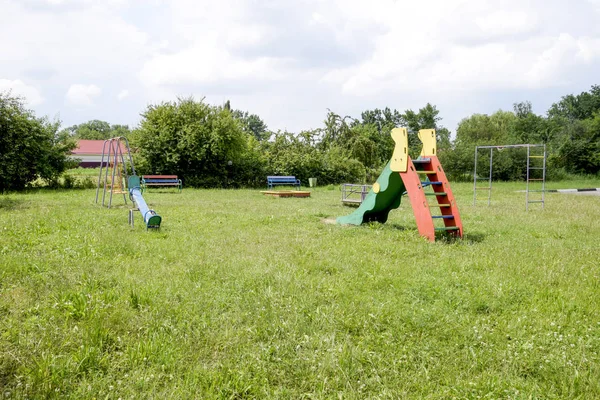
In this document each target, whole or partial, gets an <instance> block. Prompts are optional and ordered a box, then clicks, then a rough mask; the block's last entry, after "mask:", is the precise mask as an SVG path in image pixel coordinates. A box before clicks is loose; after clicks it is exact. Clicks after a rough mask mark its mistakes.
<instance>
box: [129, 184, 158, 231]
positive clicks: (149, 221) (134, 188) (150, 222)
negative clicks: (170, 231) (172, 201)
mask: <svg viewBox="0 0 600 400" xmlns="http://www.w3.org/2000/svg"><path fill="white" fill-rule="evenodd" d="M127 183H128V185H127V187H128V188H129V197H130V198H131V201H133V202H134V203H135V204H136V205H137V207H138V210H140V213H141V214H142V217H143V219H144V223H145V224H146V227H147V228H160V222H161V220H162V218H161V217H160V215H158V214H157V213H156V212H155V211H154V210H151V209H150V208H149V207H148V205H147V204H146V201H145V200H144V197H143V196H142V191H141V189H140V177H139V176H137V175H133V176H130V177H129V181H128V182H127Z"/></svg>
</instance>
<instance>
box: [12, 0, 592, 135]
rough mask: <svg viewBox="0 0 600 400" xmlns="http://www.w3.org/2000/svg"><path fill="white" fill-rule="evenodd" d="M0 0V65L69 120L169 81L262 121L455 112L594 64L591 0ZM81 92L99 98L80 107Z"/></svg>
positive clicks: (566, 89)
mask: <svg viewBox="0 0 600 400" xmlns="http://www.w3.org/2000/svg"><path fill="white" fill-rule="evenodd" d="M0 3H1V4H2V6H1V8H2V13H0V37H11V38H12V39H11V40H4V41H0V76H2V77H10V78H11V79H13V80H20V81H21V82H27V85H25V86H30V87H34V90H37V91H38V92H37V93H38V94H39V91H41V90H43V92H44V95H45V97H47V99H48V101H45V102H43V103H42V102H41V100H39V101H38V105H39V109H40V110H42V111H43V112H44V113H50V114H56V113H60V115H61V118H62V119H64V120H65V121H66V122H67V123H78V122H81V121H78V119H82V118H88V117H90V118H100V117H102V115H95V113H100V112H104V113H105V116H104V118H105V119H107V120H111V122H112V120H114V119H117V120H116V121H115V122H126V123H131V121H132V119H135V118H137V116H138V115H139V113H140V111H141V109H143V107H144V106H146V105H147V104H149V103H152V102H158V101H163V100H171V99H173V98H175V96H177V95H183V96H185V95H195V96H196V97H197V98H200V97H203V96H206V97H207V101H209V102H212V103H222V102H224V101H225V100H227V99H231V100H232V103H233V104H234V106H235V107H236V108H246V109H248V110H250V111H252V112H256V113H259V114H260V115H261V116H263V117H264V119H265V120H266V122H267V123H268V124H269V126H270V127H271V128H273V129H278V128H283V127H287V128H289V129H294V130H298V129H302V128H310V127H316V126H319V125H320V124H321V123H322V120H323V116H324V113H325V112H326V109H327V108H331V109H332V110H335V111H337V112H340V113H347V114H351V115H357V114H358V113H359V112H360V111H362V110H364V109H367V108H373V107H385V106H390V107H394V108H399V109H406V108H413V109H416V108H418V107H421V106H422V105H423V104H424V102H425V101H431V102H433V103H435V104H436V105H438V107H439V108H440V109H441V110H442V116H443V117H444V118H445V119H446V120H448V119H449V120H450V121H458V120H460V118H462V117H464V116H466V115H468V114H469V113H473V112H486V111H487V110H484V109H481V108H475V107H484V106H483V105H481V104H492V103H493V104H494V107H495V108H497V107H505V106H504V104H503V103H500V100H497V99H498V98H501V97H502V94H503V93H504V94H506V93H507V92H511V93H517V96H518V97H519V99H512V100H511V101H518V100H520V99H529V100H532V101H533V103H534V106H535V105H536V103H537V100H538V99H540V101H542V102H544V101H545V102H547V101H550V100H548V98H549V97H548V92H547V91H548V90H554V89H553V88H557V87H558V88H559V89H558V90H559V91H560V93H564V94H567V93H572V92H578V91H581V90H586V89H587V88H589V86H591V85H592V84H597V83H598V82H597V74H596V75H594V74H593V73H592V72H591V71H594V70H595V71H597V70H599V69H600V44H599V41H600V25H598V24H597V21H598V20H599V18H600V0H587V1H580V2H564V0H530V1H527V2H523V1H522V0H505V1H502V2H497V1H492V0H445V1H444V0H422V1H420V2H407V1H398V0H373V1H371V2H369V6H368V7H366V6H365V2H364V1H363V0H302V1H301V2H285V1H276V0H264V1H253V0H229V1H227V2H216V1H213V0H168V1H167V0H153V1H150V2H148V1H142V0H19V1H16V0H8V1H7V0H0ZM73 32H76V34H74V33H73ZM40 37H43V38H44V40H39V38H40ZM73 82H84V83H86V82H94V83H95V84H96V85H97V87H96V88H97V89H98V91H99V92H104V93H112V95H110V96H101V95H100V93H99V92H98V91H96V90H95V89H94V88H93V87H92V88H90V87H89V85H88V86H86V85H83V86H82V87H78V86H71V85H72V83H73ZM99 87H102V90H101V91H100V89H99ZM124 88H127V89H124ZM542 91H546V92H545V94H541V93H542ZM458 92H459V93H460V94H461V96H463V98H464V99H468V100H465V101H460V102H457V101H456V93H458ZM65 93H67V94H68V96H67V99H68V101H67V102H61V101H59V100H60V96H62V95H64V94H65ZM115 96H116V98H117V99H119V100H123V99H127V101H123V102H121V103H118V102H115V101H113V100H115ZM511 96H512V94H511ZM536 96H537V97H536ZM39 98H40V99H41V95H40V96H39ZM506 98H508V96H507V97H506ZM32 99H33V101H34V102H35V101H36V100H35V96H34V97H32ZM57 100H58V101H57ZM234 100H235V101H234ZM553 100H554V101H555V100H556V99H553ZM92 103H97V104H101V105H102V107H88V108H82V107H81V105H84V104H88V105H89V104H92ZM468 104H469V105H468ZM511 104H512V103H509V104H508V107H510V106H511ZM473 105H474V106H473ZM480 105H481V106H480ZM58 107H60V108H58ZM461 107H462V108H461ZM447 109H451V110H453V111H448V113H450V112H452V113H454V114H453V115H449V114H445V111H444V110H447ZM289 121H295V122H293V123H290V122H289Z"/></svg>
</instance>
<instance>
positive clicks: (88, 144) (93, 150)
mask: <svg viewBox="0 0 600 400" xmlns="http://www.w3.org/2000/svg"><path fill="white" fill-rule="evenodd" d="M103 146H104V140H78V141H77V148H76V149H74V150H73V151H72V152H71V153H72V154H100V155H101V154H102V147H103ZM108 147H109V146H108V143H107V144H106V148H105V149H104V151H105V152H106V153H108ZM121 151H122V152H123V153H127V148H126V147H125V143H123V142H121Z"/></svg>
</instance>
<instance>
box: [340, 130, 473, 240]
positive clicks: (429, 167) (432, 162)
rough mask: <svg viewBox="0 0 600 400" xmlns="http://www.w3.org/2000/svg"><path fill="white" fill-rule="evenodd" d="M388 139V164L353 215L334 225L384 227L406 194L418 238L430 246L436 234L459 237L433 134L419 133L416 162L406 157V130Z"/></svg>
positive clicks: (458, 222)
mask: <svg viewBox="0 0 600 400" xmlns="http://www.w3.org/2000/svg"><path fill="white" fill-rule="evenodd" d="M391 135H392V139H394V142H395V148H394V152H393V154H392V158H391V160H390V161H389V162H388V164H387V165H386V166H385V168H384V170H383V172H382V173H381V175H380V176H379V178H377V182H375V183H374V184H373V187H372V189H371V190H370V191H369V193H368V194H367V196H366V197H365V199H364V200H363V202H362V204H361V205H360V206H359V207H358V208H357V209H356V211H354V212H353V213H352V214H350V215H347V216H343V217H338V218H337V219H336V222H337V223H338V224H350V225H360V224H363V223H365V222H370V221H377V222H381V223H385V222H386V221H387V219H388V215H389V213H390V211H391V210H393V209H395V208H398V207H399V206H400V201H401V200H402V195H404V194H408V198H409V199H410V203H411V206H412V209H413V213H414V215H415V220H416V222H417V228H418V230H419V234H420V235H421V236H424V237H426V238H427V239H429V240H430V241H432V242H433V241H435V233H436V232H438V231H446V232H448V233H450V234H451V235H453V236H456V237H462V236H463V227H462V222H461V220H460V214H459V212H458V207H457V205H456V201H455V199H454V195H453V194H452V190H451V189H450V184H449V183H448V180H447V178H446V174H445V173H444V170H443V168H442V166H441V164H440V162H439V160H438V158H437V154H436V151H437V147H436V135H435V130H433V129H423V130H420V131H419V139H420V140H421V142H422V143H423V149H422V150H421V155H420V156H419V158H418V159H416V160H412V159H411V157H410V156H409V155H408V131H407V129H406V128H395V129H393V130H392V132H391ZM421 176H423V179H422V178H421ZM425 189H428V190H425ZM428 198H432V199H435V203H433V202H432V203H430V202H429V201H428V200H427V199H428ZM432 208H433V209H439V210H440V215H432V214H431V209H432ZM436 221H443V226H436V223H435V222H436Z"/></svg>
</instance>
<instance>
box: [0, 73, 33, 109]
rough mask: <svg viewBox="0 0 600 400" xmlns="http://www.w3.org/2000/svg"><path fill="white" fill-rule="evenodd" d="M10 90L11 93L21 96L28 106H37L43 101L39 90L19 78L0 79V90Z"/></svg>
mask: <svg viewBox="0 0 600 400" xmlns="http://www.w3.org/2000/svg"><path fill="white" fill-rule="evenodd" d="M8 91H10V92H11V93H12V94H13V95H17V96H21V97H23V98H24V99H25V102H26V103H27V104H28V105H30V106H37V105H39V104H41V103H43V102H44V98H43V97H42V94H41V93H40V91H39V90H38V89H37V88H36V87H34V86H31V85H27V84H26V83H25V82H23V81H22V80H20V79H16V80H10V79H0V92H8Z"/></svg>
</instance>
